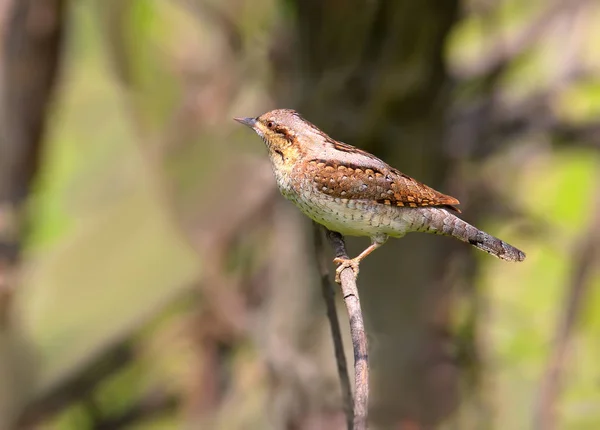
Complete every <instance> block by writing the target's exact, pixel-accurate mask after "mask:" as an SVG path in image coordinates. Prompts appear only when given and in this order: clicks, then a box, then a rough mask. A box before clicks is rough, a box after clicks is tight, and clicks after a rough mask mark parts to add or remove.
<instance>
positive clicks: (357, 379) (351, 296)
mask: <svg viewBox="0 0 600 430" xmlns="http://www.w3.org/2000/svg"><path fill="white" fill-rule="evenodd" d="M327 240H328V241H329V243H330V244H331V247H332V248H333V249H334V251H335V256H336V257H338V258H344V259H348V258H349V257H348V253H347V252H346V243H345V242H344V238H343V237H342V235H341V234H339V233H336V232H333V231H329V230H327ZM340 279H341V286H342V294H343V297H344V303H345V304H346V309H347V310H348V318H349V319H350V335H351V337H352V347H353V349H354V429H355V430H363V429H366V428H367V415H368V406H369V353H368V344H367V335H366V332H365V324H364V322H363V317H362V310H361V308H360V298H359V295H358V288H357V286H356V276H355V273H354V271H353V270H352V269H351V268H349V267H348V268H346V269H344V270H342V272H341V273H340Z"/></svg>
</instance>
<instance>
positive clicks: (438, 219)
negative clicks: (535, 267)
mask: <svg viewBox="0 0 600 430" xmlns="http://www.w3.org/2000/svg"><path fill="white" fill-rule="evenodd" d="M427 215H429V216H427ZM427 215H426V216H425V218H426V219H427V221H428V223H429V226H427V222H426V223H425V226H424V227H425V231H428V232H430V233H435V234H443V235H445V236H452V237H455V238H457V239H459V240H461V241H463V242H466V243H470V244H471V245H473V246H474V247H476V248H479V249H481V250H482V251H485V252H487V253H488V254H491V255H493V256H495V257H498V258H500V259H502V260H506V261H523V260H525V253H524V252H523V251H521V250H519V249H517V248H515V247H514V246H512V245H509V244H508V243H506V242H504V241H502V240H500V239H498V238H497V237H494V236H492V235H490V234H487V233H486V232H484V231H481V230H479V229H478V228H476V227H473V226H472V225H471V224H469V223H467V222H465V221H463V220H462V219H460V218H459V217H457V216H455V215H453V214H451V213H450V212H448V211H446V210H445V209H436V212H435V213H432V214H427Z"/></svg>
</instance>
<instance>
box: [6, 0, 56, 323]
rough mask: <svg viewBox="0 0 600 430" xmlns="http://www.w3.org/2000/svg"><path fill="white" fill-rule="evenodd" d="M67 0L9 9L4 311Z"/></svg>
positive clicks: (22, 2) (28, 1) (22, 0)
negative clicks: (23, 207)
mask: <svg viewBox="0 0 600 430" xmlns="http://www.w3.org/2000/svg"><path fill="white" fill-rule="evenodd" d="M63 9H64V2H63V1H62V0H19V1H15V2H14V3H13V5H12V7H11V8H10V9H9V12H8V14H9V15H8V19H7V20H6V28H5V31H4V38H3V40H4V45H3V53H2V87H1V89H0V91H1V96H0V97H1V101H0V115H1V127H0V133H1V135H0V301H2V303H0V311H2V312H3V313H6V308H7V307H8V305H7V303H8V301H9V296H10V290H11V288H14V286H13V285H10V284H12V283H14V278H15V269H14V266H15V265H16V262H17V260H18V255H19V247H20V237H19V231H20V230H21V227H20V225H21V220H20V219H19V218H20V210H21V206H22V203H23V201H24V200H25V198H26V197H27V194H28V193H29V190H30V188H31V184H32V181H33V179H34V177H35V174H36V172H37V170H38V165H39V159H40V154H41V148H42V140H43V133H44V126H45V123H46V113H47V108H48V105H49V103H50V101H51V96H52V90H53V88H54V84H55V81H56V76H57V70H58V65H59V61H60V53H61V42H62V35H63V12H64V11H63Z"/></svg>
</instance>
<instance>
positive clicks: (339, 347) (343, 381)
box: [313, 223, 354, 430]
mask: <svg viewBox="0 0 600 430" xmlns="http://www.w3.org/2000/svg"><path fill="white" fill-rule="evenodd" d="M313 232H314V243H315V256H316V259H317V265H318V267H319V275H320V277H321V289H322V292H323V298H324V299H325V306H326V308H327V318H328V319H329V326H330V327H331V336H332V338H333V348H334V350H335V360H336V363H337V370H338V375H339V377H340V385H341V387H342V398H343V402H344V412H345V413H346V423H347V425H348V430H352V429H353V426H354V407H353V405H352V387H351V386H350V376H349V375H348V366H347V364H346V354H345V352H344V342H343V340H342V331H341V329H340V321H339V320H338V316H337V309H336V306H335V293H334V291H333V288H331V284H330V283H329V270H328V269H327V262H326V257H325V248H324V246H323V238H322V236H321V227H320V226H319V225H318V224H316V223H313Z"/></svg>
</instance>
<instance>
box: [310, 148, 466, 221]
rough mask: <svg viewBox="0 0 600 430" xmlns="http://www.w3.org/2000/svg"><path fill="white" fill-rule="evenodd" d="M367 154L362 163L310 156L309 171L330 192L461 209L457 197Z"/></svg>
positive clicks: (392, 202)
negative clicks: (448, 194)
mask: <svg viewBox="0 0 600 430" xmlns="http://www.w3.org/2000/svg"><path fill="white" fill-rule="evenodd" d="M352 148H353V149H354V150H356V149H357V148H354V147H352ZM361 152H362V151H361ZM364 154H365V155H368V156H369V157H368V158H365V159H363V160H364V162H361V164H360V165H357V164H351V163H347V162H341V161H334V160H318V159H315V160H310V161H309V162H308V172H307V173H308V174H310V175H311V177H312V180H313V181H314V182H315V185H316V186H317V189H319V190H320V191H321V192H323V193H325V194H328V195H330V196H334V197H338V198H344V199H360V200H372V201H375V202H377V203H380V204H384V205H391V206H404V207H412V208H416V207H423V206H444V207H446V208H448V209H452V210H454V211H457V212H460V210H459V209H458V208H456V207H454V205H458V204H460V202H459V201H458V200H457V199H455V198H454V197H451V196H447V195H445V194H442V193H440V192H438V191H436V190H434V189H433V188H431V187H428V186H427V185H425V184H422V183H421V182H419V181H417V180H416V179H413V178H411V177H410V176H408V175H405V174H404V173H402V172H400V171H398V170H396V169H394V168H393V167H390V166H388V165H386V164H385V163H384V162H383V161H381V160H379V159H378V158H376V157H375V156H373V155H371V154H368V153H364Z"/></svg>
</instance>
